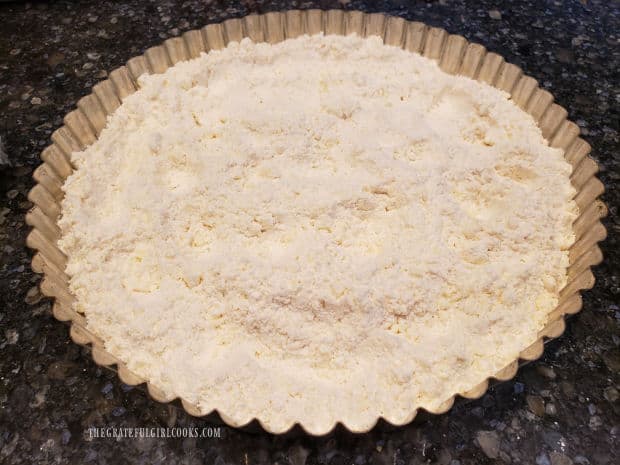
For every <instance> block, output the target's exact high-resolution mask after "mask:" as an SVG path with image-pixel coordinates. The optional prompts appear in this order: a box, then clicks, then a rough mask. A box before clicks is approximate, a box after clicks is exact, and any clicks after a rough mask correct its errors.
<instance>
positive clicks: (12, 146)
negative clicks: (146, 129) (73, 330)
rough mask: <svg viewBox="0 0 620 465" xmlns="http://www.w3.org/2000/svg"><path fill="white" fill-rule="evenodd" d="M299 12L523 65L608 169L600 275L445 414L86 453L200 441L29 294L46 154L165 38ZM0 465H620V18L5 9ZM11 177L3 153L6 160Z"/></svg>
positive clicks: (134, 3)
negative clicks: (412, 27) (472, 44)
mask: <svg viewBox="0 0 620 465" xmlns="http://www.w3.org/2000/svg"><path fill="white" fill-rule="evenodd" d="M287 4H288V5H289V7H302V8H307V7H322V8H329V7H342V8H347V9H365V10H368V11H382V12H389V13H393V14H397V15H400V16H403V17H405V18H407V19H416V20H420V21H424V22H427V23H428V24H431V25H436V26H442V27H445V28H446V29H447V30H448V31H450V32H452V33H460V34H462V35H464V36H465V37H466V38H467V39H469V40H472V41H477V42H480V43H482V44H484V45H486V46H487V47H488V48H489V49H490V50H492V51H495V52H498V53H500V54H502V55H503V56H504V57H506V59H507V60H508V61H510V62H513V63H516V64H518V65H519V66H522V67H523V69H524V70H525V71H526V72H527V73H528V74H530V75H532V76H534V77H536V78H537V79H538V80H539V82H540V83H542V85H543V86H544V87H545V88H547V89H549V90H550V91H551V92H552V93H553V94H554V95H555V97H556V100H557V101H558V102H559V103H560V104H562V105H563V106H565V107H566V108H567V109H568V110H569V114H570V118H571V119H572V120H573V121H575V122H577V123H578V124H579V125H580V126H581V128H582V131H583V134H584V137H585V138H586V139H587V140H588V141H589V142H590V143H591V144H592V146H593V147H594V153H593V156H594V157H595V158H596V159H597V160H598V161H599V162H600V163H601V164H602V167H603V168H602V169H603V170H602V173H601V174H600V177H601V179H602V180H603V181H604V183H605V185H606V187H607V192H606V195H605V200H606V202H607V204H608V206H609V207H610V211H611V214H610V216H609V218H608V219H607V220H606V225H607V228H608V231H609V238H608V239H607V241H606V242H605V243H604V244H603V251H604V253H605V257H606V258H605V262H604V264H603V265H601V266H599V267H598V268H597V269H596V272H595V274H596V277H597V284H596V287H595V288H594V290H592V291H590V292H587V293H586V294H585V296H584V309H583V311H582V312H581V313H580V314H579V315H577V316H576V317H574V318H573V319H571V320H570V322H569V324H568V329H567V331H566V333H565V335H564V336H563V337H562V338H560V339H559V340H557V341H554V342H552V343H550V344H548V346H547V349H546V352H545V355H544V357H543V359H542V360H540V361H538V362H536V363H533V364H530V365H529V366H527V367H525V368H523V369H522V370H520V371H519V374H518V375H517V377H516V378H515V379H514V380H512V381H509V382H506V383H504V384H502V385H498V386H496V387H495V388H494V389H493V390H492V391H490V392H489V393H487V394H486V395H485V396H484V397H483V398H482V399H479V400H477V401H473V402H470V403H467V404H465V403H461V404H459V405H458V406H457V407H455V408H454V409H453V410H451V411H450V412H449V413H448V414H446V415H443V416H439V417H433V418H430V419H428V420H424V421H416V422H415V423H414V424H412V425H409V426H407V427H402V428H387V427H380V428H378V429H376V430H375V431H373V432H371V433H369V434H365V435H358V436H355V435H351V434H347V433H345V432H342V431H338V432H336V433H334V434H332V435H331V436H329V437H326V438H319V439H315V438H309V437H306V436H303V435H297V436H292V437H291V436H288V437H274V436H270V435H267V434H252V433H245V432H240V431H236V430H234V429H231V428H227V427H222V429H221V435H222V438H218V439H216V438H211V439H195V438H185V439H141V440H137V439H123V440H119V441H116V440H114V439H91V438H89V436H88V434H87V433H86V432H85V431H87V428H88V427H89V426H117V427H134V426H137V427H153V426H156V427H159V426H173V425H174V426H188V425H196V426H200V427H202V426H205V425H206V423H205V422H204V420H199V419H195V418H192V417H189V416H188V415H186V414H185V413H184V412H182V411H179V410H177V409H175V408H173V407H169V406H167V405H160V404H157V403H155V402H154V401H151V400H150V399H149V398H148V397H147V396H146V394H145V393H144V392H143V391H142V390H141V389H137V388H134V389H132V388H130V387H128V386H125V385H123V384H122V383H120V382H119V380H118V379H117V378H116V376H115V374H114V373H112V372H109V371H107V370H105V369H101V368H99V367H97V365H95V363H94V362H93V361H92V360H91V358H90V354H89V352H88V351H87V350H85V349H82V348H80V347H79V346H77V345H75V344H73V343H72V342H71V341H70V339H69V336H68V330H67V327H66V326H65V325H63V324H61V323H60V322H58V321H55V320H54V319H53V317H52V316H51V314H50V303H49V302H48V301H47V300H41V297H40V295H39V294H38V292H37V290H36V286H37V283H38V281H39V277H38V276H36V275H34V274H33V273H32V272H31V270H30V268H29V262H30V253H29V252H28V251H27V250H26V249H25V247H24V240H25V236H26V234H27V232H28V228H27V227H26V226H25V224H24V214H25V213H26V211H27V210H28V208H30V204H29V202H28V201H27V199H26V193H27V192H28V190H29V189H30V187H31V186H32V181H31V178H30V176H31V172H32V170H33V168H34V167H36V166H37V164H38V163H39V153H40V151H41V149H42V148H44V147H45V146H46V145H48V143H49V136H50V134H51V132H52V131H53V130H55V129H56V128H57V127H58V126H59V125H61V120H62V117H63V116H64V115H65V114H66V113H67V112H68V111H69V110H70V109H72V108H73V107H74V105H75V102H76V101H77V99H78V98H79V97H81V96H83V95H85V94H87V93H88V92H89V89H90V87H91V86H92V85H93V84H94V83H96V82H97V81H98V80H100V79H103V78H105V76H106V70H112V69H114V68H116V67H118V66H120V65H121V64H123V63H124V62H125V60H127V59H128V58H130V57H132V56H134V55H137V54H139V53H141V52H142V51H143V50H144V49H145V48H147V47H149V46H152V45H155V44H158V43H160V42H161V41H162V40H163V39H165V38H168V37H170V36H173V35H177V34H179V33H182V32H183V31H185V30H188V29H193V28H197V27H200V26H202V25H204V24H206V23H209V22H215V21H219V20H222V19H226V18H228V17H233V16H242V15H244V14H247V13H250V12H264V11H270V10H278V9H283V8H284V7H285V6H286V5H287ZM0 25H1V26H0V137H1V138H2V141H3V143H4V147H5V152H6V154H7V155H8V158H9V159H10V160H11V162H12V164H13V166H12V167H8V166H5V165H2V162H1V161H0V253H1V255H0V350H1V353H2V355H1V356H0V405H1V409H0V463H7V464H17V463H59V464H60V463H63V464H64V463H95V464H106V463H123V462H139V463H184V464H193V463H201V462H207V463H215V464H219V465H222V464H225V463H242V464H251V463H275V462H277V463H281V464H287V463H290V464H293V465H301V464H303V463H334V464H344V463H348V464H351V463H355V464H357V465H364V464H367V463H368V464H370V463H379V464H388V463H389V464H418V463H439V464H444V465H447V464H452V465H458V464H485V463H523V464H538V465H567V464H571V463H574V464H581V465H583V464H612V463H619V460H620V459H619V456H620V455H619V454H620V453H619V450H620V448H619V447H618V445H619V436H620V401H619V400H618V396H619V394H618V391H619V390H620V376H619V372H620V347H619V346H620V307H619V301H620V241H619V237H620V236H619V234H618V233H619V232H620V216H618V213H619V212H618V208H619V207H620V189H619V187H618V181H619V179H620V151H619V144H618V137H619V133H618V130H619V124H618V123H619V121H618V115H619V111H618V108H619V103H620V75H619V70H620V42H619V41H620V4H619V3H618V2H615V1H610V0H570V1H569V0H565V1H540V0H526V1H500V0H484V1H464V0H440V1H427V2H424V1H404V0H393V1H378V0H377V1H375V0H367V1H355V0H353V1H347V0H340V1H318V2H297V1H296V2H284V1H281V2H278V1H254V0H244V1H232V2H224V1H209V0H206V1H205V0H190V1H140V0H124V1H119V2H112V1H99V0H97V1H82V2H68V1H58V2H41V3H32V4H30V3H22V2H16V3H0ZM0 160H2V154H0Z"/></svg>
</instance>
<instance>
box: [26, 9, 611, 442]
mask: <svg viewBox="0 0 620 465" xmlns="http://www.w3.org/2000/svg"><path fill="white" fill-rule="evenodd" d="M320 32H324V33H326V34H351V33H357V34H358V35H361V36H366V37H367V36H371V35H378V36H380V37H381V38H382V39H383V40H384V42H385V43H386V44H388V45H393V46H399V47H402V48H403V49H405V50H408V51H411V52H414V53H420V54H422V55H424V56H426V57H428V58H431V59H433V60H435V61H437V62H438V64H439V66H440V67H441V68H442V69H443V70H444V71H445V72H447V73H450V74H459V75H463V76H466V77H470V78H473V79H477V80H481V81H483V82H486V83H488V84H490V85H493V86H495V87H497V88H499V89H501V90H503V91H504V92H507V93H509V94H510V95H511V98H512V100H514V102H515V103H516V104H517V105H518V106H520V107H521V108H523V109H524V110H525V111H527V112H528V113H529V114H530V115H532V116H533V117H534V118H535V120H536V121H537V123H538V124H539V126H540V128H541V130H542V132H543V135H544V136H545V138H547V140H549V141H550V145H552V146H553V147H558V148H561V149H562V150H564V153H565V158H566V160H567V161H568V162H569V163H570V164H571V166H572V167H573V172H572V175H571V182H572V183H573V186H574V187H575V189H576V191H577V193H576V195H575V202H576V203H577V205H578V207H579V216H578V218H577V219H576V220H575V222H574V224H573V230H574V232H575V237H576V239H575V243H574V244H573V246H572V247H571V249H570V256H569V258H570V260H569V262H570V266H569V269H568V275H569V279H568V283H567V285H566V286H565V287H564V289H563V290H562V291H561V293H560V302H559V305H558V306H557V307H556V309H554V310H553V311H552V312H551V313H550V314H549V320H548V323H547V325H546V326H545V327H544V328H543V329H542V330H541V331H540V332H539V334H538V338H537V339H536V340H535V341H533V342H532V344H531V345H530V346H529V347H527V348H525V349H524V350H522V351H521V352H520V353H519V357H518V358H517V359H515V360H514V361H513V362H511V363H509V364H508V365H507V366H506V367H504V368H503V369H502V370H500V371H499V372H497V373H495V374H494V375H493V376H490V377H488V378H487V379H485V380H483V381H481V382H480V383H479V384H478V385H476V386H474V387H472V388H471V389H469V390H467V391H462V392H459V393H455V394H454V395H453V396H451V397H450V398H449V399H446V400H445V401H444V402H443V403H441V405H439V406H438V407H437V408H433V409H425V408H423V407H419V408H416V409H412V411H411V412H410V413H409V414H408V415H406V416H404V417H398V418H395V417H394V418H392V417H391V416H383V417H377V418H368V419H366V420H364V421H359V422H357V423H355V422H351V421H347V420H335V419H334V420H330V422H329V423H328V424H300V423H298V422H295V423H285V422H284V423H283V422H277V420H275V419H273V418H272V419H269V420H270V421H266V420H264V419H262V420H261V419H255V418H238V417H235V416H234V412H233V413H232V414H231V413H230V412H228V413H225V412H219V411H218V410H217V409H213V410H212V411H210V412H206V413H205V412H203V411H202V410H201V409H200V408H198V406H196V405H194V404H192V403H190V402H188V401H187V400H185V399H181V398H179V397H178V396H176V395H174V394H170V393H165V392H163V391H162V390H161V389H159V388H158V387H157V386H155V385H153V384H152V383H150V382H149V381H147V380H145V379H143V378H142V377H140V376H138V375H136V374H135V373H133V372H132V371H131V370H129V369H128V368H127V366H126V365H125V364H124V363H123V362H122V361H121V360H119V359H118V358H116V357H115V356H113V355H112V354H110V353H108V352H107V351H106V350H105V349H104V345H103V341H102V340H101V339H99V338H98V337H97V336H96V335H95V334H93V333H92V332H91V331H89V330H88V329H86V319H85V317H84V315H82V314H81V313H79V312H78V311H76V310H74V308H73V303H74V301H75V299H74V298H73V296H72V295H71V293H70V291H69V289H68V277H67V275H66V274H65V272H64V270H65V267H66V260H67V257H66V256H65V255H64V253H63V252H62V251H61V250H60V249H59V248H58V247H57V245H56V242H57V240H58V238H59V237H60V230H59V228H58V226H57V220H58V217H59V216H60V212H61V210H60V202H61V201H62V198H63V192H62V184H63V183H64V180H65V179H66V178H67V177H68V176H69V175H70V174H71V173H72V171H73V169H74V166H73V165H72V163H71V153H72V152H73V151H77V150H83V149H84V148H85V147H86V146H88V145H90V144H92V143H93V142H94V141H95V140H96V138H97V137H98V135H99V134H100V132H101V130H102V129H103V128H104V127H105V123H106V120H107V117H108V115H110V114H112V113H113V112H114V111H115V110H116V108H118V106H119V105H120V104H121V102H122V101H123V99H124V98H126V97H127V96H128V95H131V94H132V93H133V92H135V91H136V89H137V88H138V84H137V80H138V78H139V77H140V75H142V74H144V73H161V72H164V71H165V70H166V69H167V68H168V67H170V66H172V65H173V64H174V63H177V62H179V61H183V60H186V59H191V58H195V57H198V56H199V55H200V54H201V53H204V52H208V51H209V50H212V49H220V48H222V47H225V46H226V44H228V43H229V42H231V41H238V40H240V39H241V38H244V37H249V38H250V39H252V40H254V41H258V42H263V41H266V42H270V43H276V42H279V41H281V40H283V39H286V38H294V37H297V36H299V35H302V34H316V33H320ZM567 114H568V112H567V111H566V110H565V109H564V108H563V107H561V106H560V105H557V104H555V103H553V95H551V94H550V93H549V92H548V91H546V90H544V89H541V88H540V87H538V83H537V81H536V80H535V79H534V78H532V77H529V76H526V75H524V74H523V72H522V70H521V69H520V68H519V67H518V66H516V65H513V64H510V63H506V62H505V61H504V59H503V58H502V57H501V56H500V55H497V54H495V53H492V52H487V50H486V48H485V47H484V46H482V45H479V44H475V43H470V42H468V41H467V40H465V39H464V38H463V37H461V36H457V35H450V34H448V33H447V32H446V31H445V30H443V29H440V28H435V27H429V26H427V25H425V24H423V23H420V22H414V21H406V20H404V19H402V18H398V17H394V16H386V15H383V14H380V13H372V14H367V13H362V12H359V11H343V10H327V11H322V10H289V11H286V12H282V13H278V12H272V13H267V14H264V15H249V16H245V17H243V18H240V19H229V20H227V21H224V22H222V23H218V24H210V25H207V26H205V27H203V28H202V29H198V30H192V31H187V32H185V33H184V34H183V35H182V36H181V37H175V38H172V39H168V40H166V41H165V42H164V43H163V44H162V45H159V46H155V47H151V48H149V49H147V50H146V51H145V53H144V54H143V55H140V56H137V57H134V58H131V59H130V60H128V61H127V63H126V65H125V66H121V67H119V68H117V69H116V70H114V71H112V72H111V73H110V74H109V79H107V80H105V81H102V82H100V83H98V84H96V85H95V86H94V87H93V92H92V93H91V94H90V95H87V96H86V97H84V98H82V99H80V101H78V103H77V108H76V109H75V110H73V111H71V112H70V113H68V114H67V115H66V116H65V118H64V120H63V121H64V125H63V126H62V127H61V128H59V129H58V130H56V131H55V132H54V133H53V134H52V136H51V139H52V142H53V143H52V144H51V145H50V146H49V147H47V148H46V149H45V150H43V152H42V154H41V158H42V160H43V163H42V164H41V165H40V166H39V167H38V168H37V169H36V170H35V171H34V174H33V178H34V180H35V182H36V184H35V186H34V187H33V188H32V190H31V191H30V192H29V195H28V198H29V199H30V201H31V202H32V203H33V204H34V207H33V208H32V209H31V210H30V211H29V212H28V213H27V215H26V223H27V224H28V225H30V226H31V227H32V230H31V231H30V234H29V235H28V237H27V240H26V243H27V246H28V247H29V248H31V249H33V250H35V251H36V253H35V255H34V257H33V259H32V269H33V271H35V272H36V273H40V274H43V279H42V281H41V284H40V288H41V292H42V293H43V294H44V295H46V296H48V297H51V298H53V299H54V305H53V314H54V317H55V318H56V319H58V320H60V321H66V322H68V323H69V324H70V326H71V328H70V335H71V338H72V340H73V341H74V342H76V343H77V344H80V345H83V346H90V347H91V349H92V357H93V360H94V361H95V362H96V363H98V364H99V365H103V366H107V367H110V368H113V369H116V371H117V373H118V376H119V378H120V379H121V380H122V381H123V382H124V383H126V384H129V385H145V387H146V390H147V391H148V393H149V395H150V396H151V397H152V398H153V399H155V400H157V401H158V402H171V401H175V402H177V403H178V404H180V405H181V406H182V407H183V408H184V409H185V410H186V411H187V413H189V414H190V415H194V416H206V415H211V416H213V415H215V416H216V417H217V416H219V418H221V420H223V421H224V422H225V423H226V424H228V425H230V426H233V427H243V426H245V425H247V424H248V423H250V422H257V423H258V424H259V425H260V426H261V427H262V428H263V429H264V430H265V431H268V432H270V433H274V434H280V433H285V432H287V431H289V430H290V429H292V428H293V427H295V426H296V425H299V426H300V427H301V428H302V429H304V430H305V431H306V432H307V433H308V434H311V435H315V436H319V435H324V434H327V433H329V432H330V431H332V430H333V429H334V428H335V427H336V426H337V425H338V424H342V425H343V426H344V427H345V428H347V429H348V430H350V431H351V432H355V433H363V432H367V431H370V430H371V429H372V428H373V427H374V426H375V425H376V424H377V422H378V421H379V420H380V419H383V420H385V421H387V422H388V423H391V424H393V425H404V424H407V423H409V422H411V421H412V420H413V419H414V418H415V417H416V415H417V413H418V410H425V411H428V412H429V413H432V414H441V413H444V412H446V411H448V410H449V409H450V408H451V407H452V405H453V404H454V402H455V400H456V398H457V397H462V398H467V399H473V398H479V397H481V396H482V395H483V394H484V393H485V392H486V391H487V389H488V387H489V385H490V384H492V383H493V382H495V381H505V380H508V379H511V378H512V377H514V376H515V374H516V372H517V370H518V367H519V365H520V364H522V363H525V362H528V361H531V360H536V359H538V358H539V357H540V356H541V355H542V353H543V351H544V343H545V341H547V340H549V339H553V338H557V337H559V336H560V335H561V334H562V333H563V331H564V329H565V322H564V318H565V316H566V315H572V314H574V313H577V312H579V311H580V310H581V308H582V299H581V295H580V291H581V290H584V289H590V288H591V287H592V286H593V285H594V275H593V274H592V271H591V267H592V266H595V265H598V264H599V263H600V262H601V261H602V259H603V256H602V253H601V250H600V248H599V246H598V243H599V242H600V241H602V240H604V238H605V237H606V230H605V227H604V226H603V224H602V223H601V221H600V220H601V218H603V217H604V216H605V215H606V214H607V207H606V206H605V204H604V203H603V202H602V201H601V200H600V199H599V197H600V196H601V195H602V194H603V192H604V186H603V184H602V183H601V182H600V181H599V180H598V178H597V177H596V173H597V172H598V164H597V163H596V161H595V160H593V159H592V158H591V157H590V156H589V154H590V152H591V147H590V145H589V144H588V143H587V142H585V141H584V140H583V139H581V138H580V137H579V128H578V126H577V125H576V124H575V123H573V122H571V121H569V120H567V119H566V118H567Z"/></svg>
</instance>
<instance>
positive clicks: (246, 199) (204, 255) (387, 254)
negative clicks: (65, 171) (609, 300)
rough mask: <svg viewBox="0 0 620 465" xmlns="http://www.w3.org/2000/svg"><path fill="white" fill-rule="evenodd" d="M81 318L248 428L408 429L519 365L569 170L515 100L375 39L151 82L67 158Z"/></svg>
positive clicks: (554, 260)
mask: <svg viewBox="0 0 620 465" xmlns="http://www.w3.org/2000/svg"><path fill="white" fill-rule="evenodd" d="M73 161H74V162H75V164H76V166H77V168H78V169H77V171H76V172H75V173H74V174H73V175H72V176H71V177H70V178H69V179H68V180H67V182H66V184H65V187H64V190H65V192H66V196H65V199H64V201H63V205H62V212H63V215H62V219H61V222H60V224H61V227H62V232H63V237H62V240H61V241H60V246H61V247H62V249H63V250H64V251H65V252H66V254H67V255H68V256H69V265H68V269H67V272H68V273H69V275H70V276H71V283H70V286H71V290H72V292H73V293H74V294H75V296H76V297H77V304H76V307H77V309H78V310H79V311H81V312H84V313H85V314H86V316H87V319H88V325H89V328H90V329H91V330H92V331H94V332H95V333H96V334H98V335H99V336H100V337H101V338H102V339H103V340H104V341H105V342H106V348H107V349H108V350H109V351H110V352H111V353H113V354H114V355H116V356H118V357H119V358H120V359H122V360H123V361H125V362H126V363H127V364H128V366H129V368H130V369H131V370H133V371H135V372H136V373H138V374H140V375H142V376H143V377H145V378H147V379H149V380H151V381H152V382H153V383H154V384H155V385H157V386H159V387H160V388H162V389H164V390H165V391H169V392H173V393H175V394H177V395H179V396H181V397H183V398H184V399H186V400H188V401H190V402H193V403H196V404H198V405H199V406H200V408H201V409H203V410H204V412H208V411H210V410H211V409H213V408H217V409H218V410H219V411H221V412H223V413H224V414H226V415H227V416H229V417H230V418H232V419H235V420H237V421H242V420H249V419H251V418H253V417H258V418H259V419H261V420H262V421H263V422H264V423H265V424H267V425H271V426H273V427H278V426H282V425H286V424H290V423H292V422H294V421H296V420H299V421H301V422H302V423H303V424H304V425H307V426H309V427H313V428H314V427H317V428H321V427H323V426H324V425H329V424H331V423H333V422H334V421H336V420H343V421H344V422H345V423H347V424H349V425H351V426H354V425H361V424H370V423H372V420H373V419H375V418H376V417H377V416H379V415H383V416H385V417H386V418H388V419H389V420H391V421H394V422H400V421H403V420H405V419H406V418H408V416H409V415H410V414H411V413H412V412H413V410H414V409H415V408H416V407H424V406H426V407H433V406H437V405H438V404H440V403H441V402H443V401H444V400H446V399H447V398H449V397H450V396H451V395H453V394H454V393H456V392H458V391H463V390H467V389H469V388H471V387H472V386H474V385H476V384H478V383H479V382H481V381H482V380H484V379H485V378H486V377H487V376H489V375H491V374H493V373H494V372H496V371H497V370H499V369H500V368H503V367H504V366H505V365H506V364H507V363H509V362H511V361H512V360H514V359H515V358H516V356H517V354H518V352H519V351H520V350H522V349H523V348H525V347H527V346H528V345H529V344H531V343H532V342H533V341H534V340H536V339H537V331H538V330H539V329H541V328H542V326H543V325H544V323H545V319H546V315H547V314H548V313H549V311H551V310H552V309H553V308H554V307H555V306H556V304H557V296H558V292H559V290H560V289H561V288H562V287H563V285H564V284H565V281H566V268H567V266H568V252H567V249H568V247H569V246H570V245H571V244H572V242H573V240H574V238H573V234H572V230H571V224H572V221H573V219H574V218H575V212H576V207H575V205H574V202H572V201H571V198H572V196H573V195H574V190H573V188H572V187H571V185H570V182H569V173H570V166H569V165H568V164H567V163H566V162H565V161H564V159H563V154H562V151H561V150H557V149H553V148H550V147H549V146H548V145H547V142H546V141H545V140H544V139H543V137H542V135H541V132H540V130H539V129H538V128H537V126H536V124H535V122H534V121H533V120H532V118H531V117H530V116H528V115H527V114H526V113H525V112H523V111H522V110H520V109H519V108H518V107H517V106H516V105H514V104H513V103H512V102H511V101H510V100H509V99H508V96H507V94H505V93H503V92H501V91H499V90H497V89H494V88H492V87H490V86H487V85H485V84H481V83H477V82H475V81H472V80H469V79H466V78H461V77H453V76H449V75H447V74H445V73H443V72H442V71H440V70H439V68H438V67H437V65H436V64H435V63H434V62H432V61H430V60H428V59H425V58H422V57H420V56H418V55H413V54H410V53H408V52H406V51H403V50H401V49H397V48H394V47H388V46H384V45H383V44H382V42H381V41H380V40H379V39H378V38H374V39H368V40H366V39H361V38H358V37H346V38H345V37H340V36H328V37H323V36H314V37H302V38H299V39H296V40H289V41H286V42H283V43H280V44H277V45H267V44H258V45H257V44H254V43H252V42H250V41H248V40H244V41H243V42H242V43H241V44H231V45H230V46H229V47H228V48H226V49H225V50H222V51H217V52H211V53H209V54H208V55H203V56H202V57H200V58H199V59H196V60H192V61H189V62H185V63H180V64H178V65H176V66H175V67H173V68H171V69H169V70H168V71H167V72H166V73H165V74H162V75H156V76H144V77H143V78H142V79H141V89H140V90H139V91H138V92H136V93H135V94H133V95H132V96H130V97H128V98H127V99H126V100H125V101H124V102H123V105H122V106H121V107H120V108H119V109H118V110H117V111H116V113H115V114H114V115H113V116H112V117H111V118H110V119H109V121H108V125H107V128H106V129H105V130H104V131H103V132H102V134H101V137H100V138H99V140H98V141H97V142H96V143H95V144H93V145H92V146H90V147H89V148H88V149H86V150H85V151H84V152H80V153H74V154H73Z"/></svg>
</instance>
